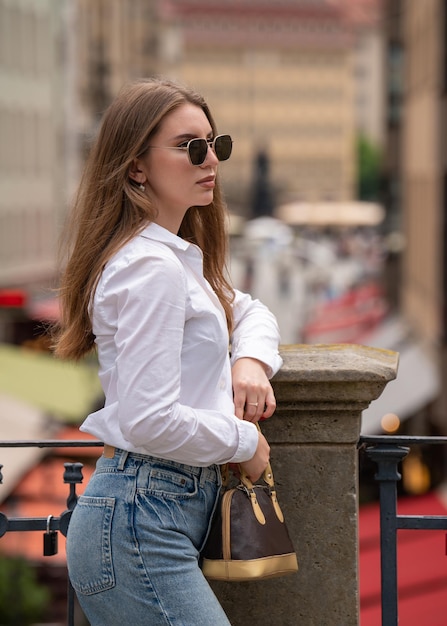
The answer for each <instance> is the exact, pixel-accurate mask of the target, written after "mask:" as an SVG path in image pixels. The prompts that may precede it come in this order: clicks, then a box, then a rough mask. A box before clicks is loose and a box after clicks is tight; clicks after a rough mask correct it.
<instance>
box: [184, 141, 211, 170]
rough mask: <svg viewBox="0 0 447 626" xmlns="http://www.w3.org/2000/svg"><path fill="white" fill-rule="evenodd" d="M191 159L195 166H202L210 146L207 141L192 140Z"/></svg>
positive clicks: (190, 144) (190, 146) (189, 150)
mask: <svg viewBox="0 0 447 626" xmlns="http://www.w3.org/2000/svg"><path fill="white" fill-rule="evenodd" d="M188 152H189V158H190V161H191V163H192V164H193V165H202V163H203V162H204V160H205V159H206V153H207V152H208V144H207V142H206V140H205V139H191V141H190V142H189V147H188Z"/></svg>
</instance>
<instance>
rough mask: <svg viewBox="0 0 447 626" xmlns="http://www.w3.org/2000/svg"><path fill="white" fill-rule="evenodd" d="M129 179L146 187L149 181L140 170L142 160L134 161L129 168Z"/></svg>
mask: <svg viewBox="0 0 447 626" xmlns="http://www.w3.org/2000/svg"><path fill="white" fill-rule="evenodd" d="M129 178H130V179H132V180H134V181H135V182H136V183H138V184H139V185H144V183H145V182H146V181H147V177H146V174H145V173H144V172H143V170H142V169H141V168H140V160H139V159H134V160H133V161H132V163H131V165H130V168H129Z"/></svg>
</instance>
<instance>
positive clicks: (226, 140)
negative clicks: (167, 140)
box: [148, 135, 233, 165]
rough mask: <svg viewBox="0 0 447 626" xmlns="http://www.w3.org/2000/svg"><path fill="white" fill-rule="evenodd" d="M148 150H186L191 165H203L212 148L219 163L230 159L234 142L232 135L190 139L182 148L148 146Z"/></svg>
mask: <svg viewBox="0 0 447 626" xmlns="http://www.w3.org/2000/svg"><path fill="white" fill-rule="evenodd" d="M148 148H167V149H168V150H186V151H187V153H188V157H189V160H190V162H191V165H202V163H203V162H204V161H205V159H206V156H207V154H208V148H211V149H212V150H213V152H214V154H215V155H216V157H217V158H218V160H219V161H226V160H227V159H229V158H230V155H231V151H232V149H233V140H232V139H231V137H230V135H217V137H215V138H214V139H198V138H197V139H190V140H189V141H188V142H185V143H184V144H182V145H181V146H148Z"/></svg>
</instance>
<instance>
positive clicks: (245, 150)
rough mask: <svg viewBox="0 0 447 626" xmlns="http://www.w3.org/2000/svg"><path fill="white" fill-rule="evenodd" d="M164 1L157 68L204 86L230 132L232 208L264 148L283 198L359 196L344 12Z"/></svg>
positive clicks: (242, 197) (320, 6)
mask: <svg viewBox="0 0 447 626" xmlns="http://www.w3.org/2000/svg"><path fill="white" fill-rule="evenodd" d="M166 4H169V5H170V8H171V11H170V12H167V14H162V16H161V17H162V20H161V26H162V30H161V39H162V42H164V43H162V45H161V47H160V51H161V59H160V61H161V65H160V67H161V71H162V72H163V73H166V74H168V75H170V76H172V77H173V78H178V79H180V80H182V81H184V82H186V83H188V84H191V85H193V86H194V87H195V88H196V89H197V90H198V91H200V92H202V93H203V94H204V96H205V97H206V99H207V101H208V102H209V104H210V106H211V108H212V111H213V113H214V115H215V117H216V120H217V122H218V125H219V129H220V130H222V132H229V133H230V134H232V135H233V138H234V142H235V143H234V153H233V155H232V157H231V160H230V161H229V162H228V163H227V164H225V165H224V166H223V167H222V173H223V178H224V183H225V189H226V192H227V196H228V198H229V200H230V206H231V208H233V209H236V210H237V205H238V203H241V204H244V202H246V201H247V199H248V195H249V191H250V185H251V182H252V179H253V163H254V158H255V155H256V152H257V150H258V149H259V148H262V149H265V150H267V151H268V154H269V156H270V159H271V179H272V182H273V184H274V186H275V188H276V189H277V190H278V192H279V198H280V199H281V200H290V199H302V200H328V199H329V200H347V199H351V198H353V197H354V193H355V189H354V188H355V174H356V171H355V170H356V167H355V153H354V146H355V132H356V114H355V97H354V71H353V40H352V38H351V36H350V33H349V32H348V30H347V29H346V26H345V24H344V23H343V22H342V21H341V20H340V19H339V16H338V14H337V13H336V12H335V11H334V10H333V9H331V7H328V6H326V5H325V3H315V4H314V5H313V7H312V10H311V11H309V6H307V8H306V7H305V6H304V4H305V3H300V2H294V3H292V2H289V3H280V4H279V5H278V6H275V5H269V4H264V5H262V3H247V2H243V3H242V5H240V9H241V10H237V9H235V4H237V3H234V2H229V3H221V4H220V8H219V10H217V9H216V7H215V4H214V3H211V4H212V5H213V10H211V7H210V5H208V3H206V2H201V3H190V2H188V1H186V0H182V1H181V2H179V3H176V4H175V6H174V5H173V4H172V3H166ZM198 5H200V7H199V8H200V9H202V10H201V11H199V8H198ZM175 9H176V10H175Z"/></svg>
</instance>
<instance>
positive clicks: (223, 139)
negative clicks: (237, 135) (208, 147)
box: [214, 135, 233, 161]
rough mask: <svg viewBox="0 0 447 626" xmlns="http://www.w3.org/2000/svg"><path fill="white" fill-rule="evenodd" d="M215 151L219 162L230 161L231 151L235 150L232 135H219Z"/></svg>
mask: <svg viewBox="0 0 447 626" xmlns="http://www.w3.org/2000/svg"><path fill="white" fill-rule="evenodd" d="M214 149H215V152H216V156H217V158H218V159H219V161H226V160H227V159H229V158H230V155H231V150H232V149H233V142H232V140H231V137H230V135H219V136H218V137H216V143H215V146H214Z"/></svg>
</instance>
